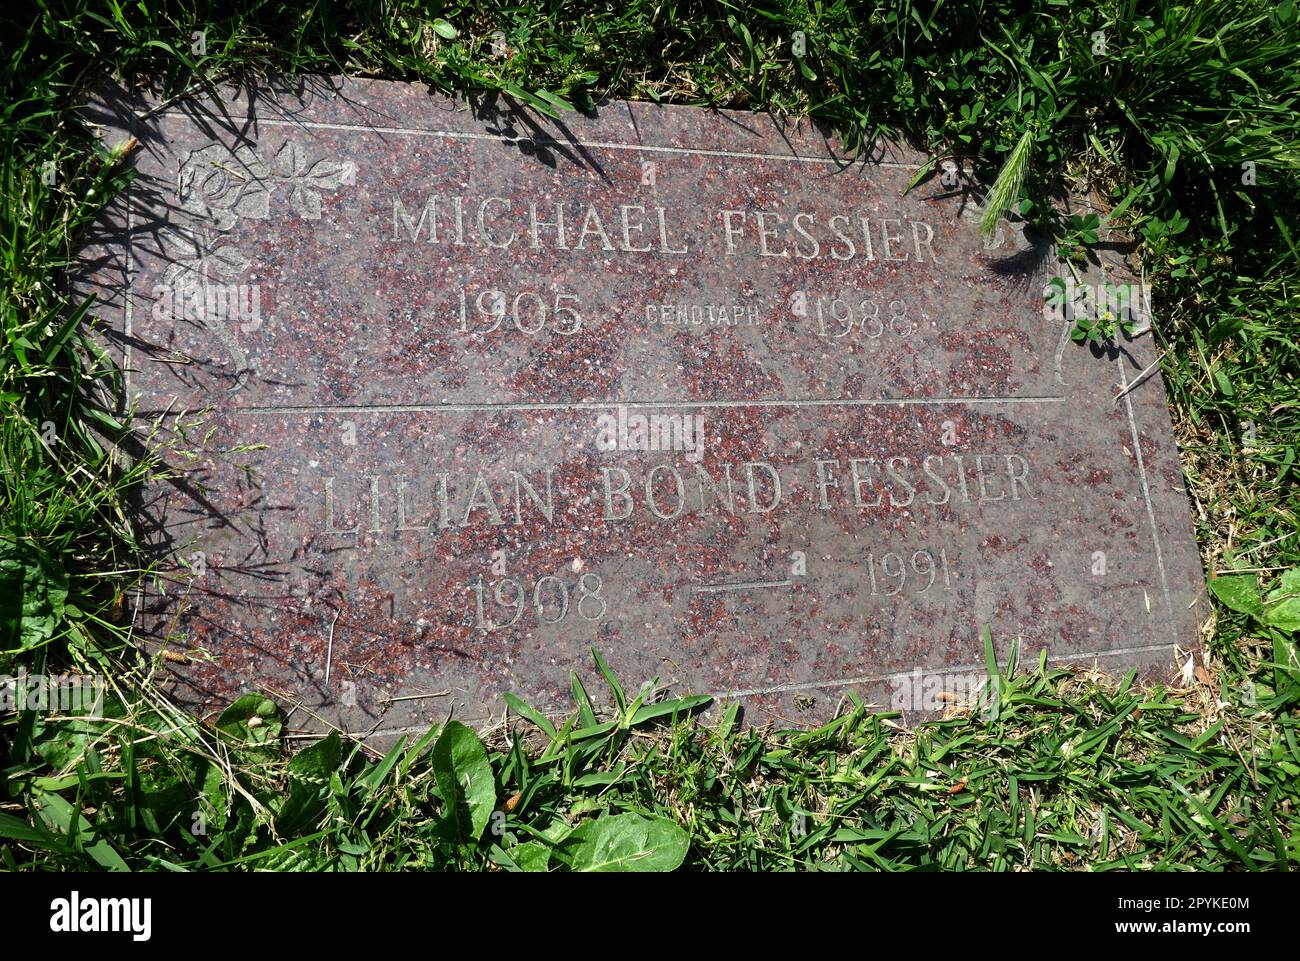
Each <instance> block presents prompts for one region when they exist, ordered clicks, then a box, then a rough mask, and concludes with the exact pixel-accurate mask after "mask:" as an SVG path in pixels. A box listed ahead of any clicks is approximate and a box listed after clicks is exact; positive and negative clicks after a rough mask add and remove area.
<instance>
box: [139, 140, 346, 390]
mask: <svg viewBox="0 0 1300 961" xmlns="http://www.w3.org/2000/svg"><path fill="white" fill-rule="evenodd" d="M356 172H357V166H356V164H355V163H352V162H351V161H339V160H332V159H329V158H318V159H316V160H314V161H313V160H311V159H309V158H308V156H307V153H306V151H304V150H303V148H302V147H301V146H300V145H298V144H297V143H295V142H293V141H292V140H289V141H286V142H285V144H284V145H283V146H282V147H281V148H280V149H279V151H278V152H277V153H276V155H275V158H274V160H273V161H271V162H268V161H267V160H266V159H265V158H264V157H263V156H262V155H261V154H259V153H258V152H257V151H256V150H255V149H253V147H252V146H250V145H249V144H240V145H239V146H237V147H230V146H228V145H226V144H224V143H210V144H208V145H207V146H204V147H200V148H199V149H197V150H193V151H191V152H190V153H189V155H188V156H187V157H186V158H185V159H184V160H183V161H182V162H181V165H180V169H179V170H178V172H177V174H176V199H177V202H178V203H179V205H180V207H181V209H182V210H185V211H186V212H188V213H190V214H192V215H193V223H192V224H191V225H187V226H184V227H182V226H177V225H175V224H167V226H165V227H163V228H162V229H161V230H160V231H159V233H158V240H159V244H160V246H161V247H162V251H163V254H164V256H166V258H167V259H168V261H169V263H168V266H167V268H166V270H165V271H164V273H163V284H164V285H165V286H167V287H170V288H173V289H174V290H176V291H178V292H188V291H193V290H200V291H202V290H206V288H207V287H208V286H209V285H211V284H217V283H233V282H234V281H236V280H237V279H238V278H239V276H240V275H242V274H243V273H244V271H246V270H247V269H248V267H249V265H250V263H251V261H250V258H249V257H248V256H247V255H246V254H244V253H243V252H242V251H241V250H240V249H239V248H238V246H237V245H236V244H235V243H234V242H233V241H232V238H231V236H230V235H229V231H230V230H231V229H232V228H234V226H235V225H236V224H237V223H238V222H239V221H240V219H241V218H243V219H249V220H266V219H268V218H269V217H270V214H271V201H272V198H273V196H274V194H275V191H276V189H277V188H278V187H280V186H282V185H287V186H289V187H290V188H291V190H290V193H289V209H290V210H291V211H292V212H293V213H294V214H296V215H297V216H298V217H300V218H302V219H303V220H320V218H321V208H322V195H323V193H324V192H325V191H327V190H337V189H338V188H339V187H342V186H344V185H345V184H353V183H355V182H356ZM205 323H206V324H207V326H209V327H210V328H211V330H212V332H213V334H214V335H215V336H216V337H217V339H218V340H220V341H221V343H222V345H223V346H224V347H225V348H226V350H227V352H228V353H229V354H230V357H231V360H232V361H233V362H234V363H235V369H236V371H237V373H239V374H240V375H242V374H243V373H245V372H247V370H248V366H247V359H246V356H245V354H244V351H243V350H242V349H241V348H240V346H239V344H238V341H237V340H236V338H235V336H234V334H233V332H232V331H231V330H230V329H229V328H228V327H227V326H226V325H225V323H224V321H223V320H222V319H221V318H219V317H209V318H206V321H205ZM242 386H243V385H242V383H240V384H236V386H235V387H233V388H231V389H232V390H238V389H240V388H241V387H242Z"/></svg>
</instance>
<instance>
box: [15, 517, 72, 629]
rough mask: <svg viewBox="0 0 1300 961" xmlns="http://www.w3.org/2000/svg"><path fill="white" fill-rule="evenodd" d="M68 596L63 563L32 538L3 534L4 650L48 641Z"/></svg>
mask: <svg viewBox="0 0 1300 961" xmlns="http://www.w3.org/2000/svg"><path fill="white" fill-rule="evenodd" d="M67 599H68V574H67V571H65V570H64V569H63V567H62V565H60V564H59V563H58V562H56V561H55V560H54V559H53V558H52V557H50V556H49V555H48V554H46V553H45V552H44V551H42V550H41V549H40V548H39V547H37V546H36V545H35V544H32V543H30V542H29V541H26V540H20V539H18V538H15V537H13V536H12V535H9V534H6V535H0V653H3V652H4V651H14V650H19V651H28V650H31V649H32V648H34V647H39V646H40V645H41V644H44V643H45V642H46V641H48V640H49V639H50V638H51V637H52V636H53V635H54V631H55V630H56V629H57V628H58V626H59V622H60V621H61V620H62V619H63V606H64V603H65V602H66V601H67Z"/></svg>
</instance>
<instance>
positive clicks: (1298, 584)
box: [1260, 567, 1300, 631]
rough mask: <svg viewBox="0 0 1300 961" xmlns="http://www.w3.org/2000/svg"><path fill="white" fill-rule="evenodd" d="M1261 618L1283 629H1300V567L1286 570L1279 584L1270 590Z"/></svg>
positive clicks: (1266, 622) (1272, 625) (1270, 624)
mask: <svg viewBox="0 0 1300 961" xmlns="http://www.w3.org/2000/svg"><path fill="white" fill-rule="evenodd" d="M1260 619H1261V620H1262V621H1263V622H1264V623H1265V624H1268V625H1269V626H1271V627H1276V628H1278V629H1279V630H1282V631H1300V567H1293V568H1291V569H1290V570H1289V571H1286V572H1284V573H1283V574H1282V577H1281V579H1280V581H1279V583H1278V586H1277V587H1275V588H1274V589H1273V590H1271V591H1269V592H1268V604H1267V606H1266V607H1265V608H1264V614H1263V617H1261V618H1260Z"/></svg>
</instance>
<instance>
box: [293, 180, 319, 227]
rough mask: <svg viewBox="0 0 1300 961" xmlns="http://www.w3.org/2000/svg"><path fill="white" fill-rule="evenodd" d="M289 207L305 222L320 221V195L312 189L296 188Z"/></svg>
mask: <svg viewBox="0 0 1300 961" xmlns="http://www.w3.org/2000/svg"><path fill="white" fill-rule="evenodd" d="M289 206H290V208H292V210H293V212H294V213H296V214H297V215H298V216H299V217H301V218H303V219H304V220H320V194H319V193H317V192H316V191H315V190H312V189H311V188H310V187H304V186H301V185H299V186H296V187H294V188H293V193H292V194H291V195H290V196H289Z"/></svg>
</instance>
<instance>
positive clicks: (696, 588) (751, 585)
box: [691, 580, 794, 594]
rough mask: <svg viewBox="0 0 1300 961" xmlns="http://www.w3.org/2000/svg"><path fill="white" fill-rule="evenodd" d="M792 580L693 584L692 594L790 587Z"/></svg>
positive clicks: (792, 583)
mask: <svg viewBox="0 0 1300 961" xmlns="http://www.w3.org/2000/svg"><path fill="white" fill-rule="evenodd" d="M793 585H794V581H789V580H786V581H734V582H732V583H730V584H693V585H692V586H691V593H692V594H714V593H717V592H719V591H749V590H754V589H756V588H759V587H791V586H793Z"/></svg>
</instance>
